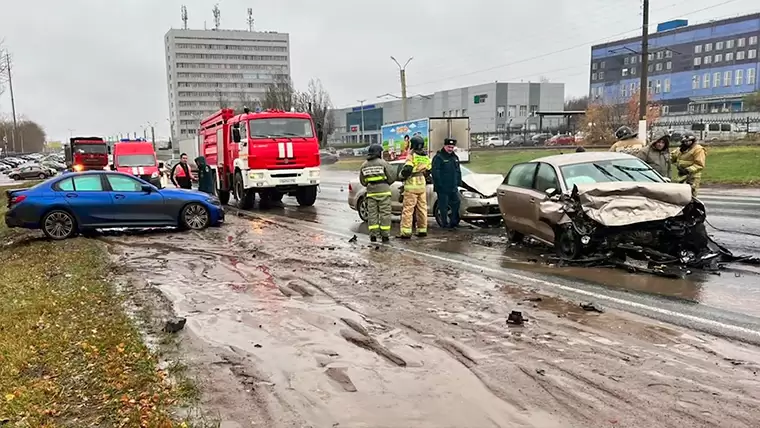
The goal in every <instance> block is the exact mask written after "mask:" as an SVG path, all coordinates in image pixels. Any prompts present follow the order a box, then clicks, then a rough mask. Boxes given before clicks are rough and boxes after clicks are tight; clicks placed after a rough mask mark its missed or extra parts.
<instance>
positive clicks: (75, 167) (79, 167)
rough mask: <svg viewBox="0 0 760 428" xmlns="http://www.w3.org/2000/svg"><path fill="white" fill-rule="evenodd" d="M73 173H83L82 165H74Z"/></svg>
mask: <svg viewBox="0 0 760 428" xmlns="http://www.w3.org/2000/svg"><path fill="white" fill-rule="evenodd" d="M104 169H105V168H104ZM74 171H76V172H82V171H84V165H74Z"/></svg>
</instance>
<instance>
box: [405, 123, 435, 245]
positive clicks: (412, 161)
mask: <svg viewBox="0 0 760 428" xmlns="http://www.w3.org/2000/svg"><path fill="white" fill-rule="evenodd" d="M409 146H410V150H409V154H408V155H407V157H406V163H405V164H404V167H403V168H402V169H401V172H400V173H399V178H400V179H401V180H403V181H404V186H403V189H404V193H403V195H404V208H403V210H402V211H401V235H400V236H399V238H401V239H410V238H411V237H412V223H413V219H414V218H416V220H417V224H416V226H417V236H419V237H424V236H427V217H428V212H427V211H428V209H427V176H428V174H430V169H431V167H432V165H431V162H430V158H429V157H428V156H427V154H426V153H425V140H424V139H423V138H422V136H420V135H415V136H413V137H412V138H411V140H410V142H409Z"/></svg>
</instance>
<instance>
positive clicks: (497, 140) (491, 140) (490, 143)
mask: <svg viewBox="0 0 760 428" xmlns="http://www.w3.org/2000/svg"><path fill="white" fill-rule="evenodd" d="M508 145H509V140H507V139H505V138H502V137H488V140H486V142H485V144H484V146H486V147H490V148H492V149H493V148H494V147H506V146H508Z"/></svg>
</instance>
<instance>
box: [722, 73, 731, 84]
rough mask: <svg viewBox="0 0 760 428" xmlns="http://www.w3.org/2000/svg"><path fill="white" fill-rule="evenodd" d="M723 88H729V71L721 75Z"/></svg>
mask: <svg viewBox="0 0 760 428" xmlns="http://www.w3.org/2000/svg"><path fill="white" fill-rule="evenodd" d="M723 86H731V70H728V71H726V72H725V73H723Z"/></svg>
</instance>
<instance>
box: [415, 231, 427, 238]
mask: <svg viewBox="0 0 760 428" xmlns="http://www.w3.org/2000/svg"><path fill="white" fill-rule="evenodd" d="M426 236H427V232H417V237H418V238H424V237H426Z"/></svg>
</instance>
